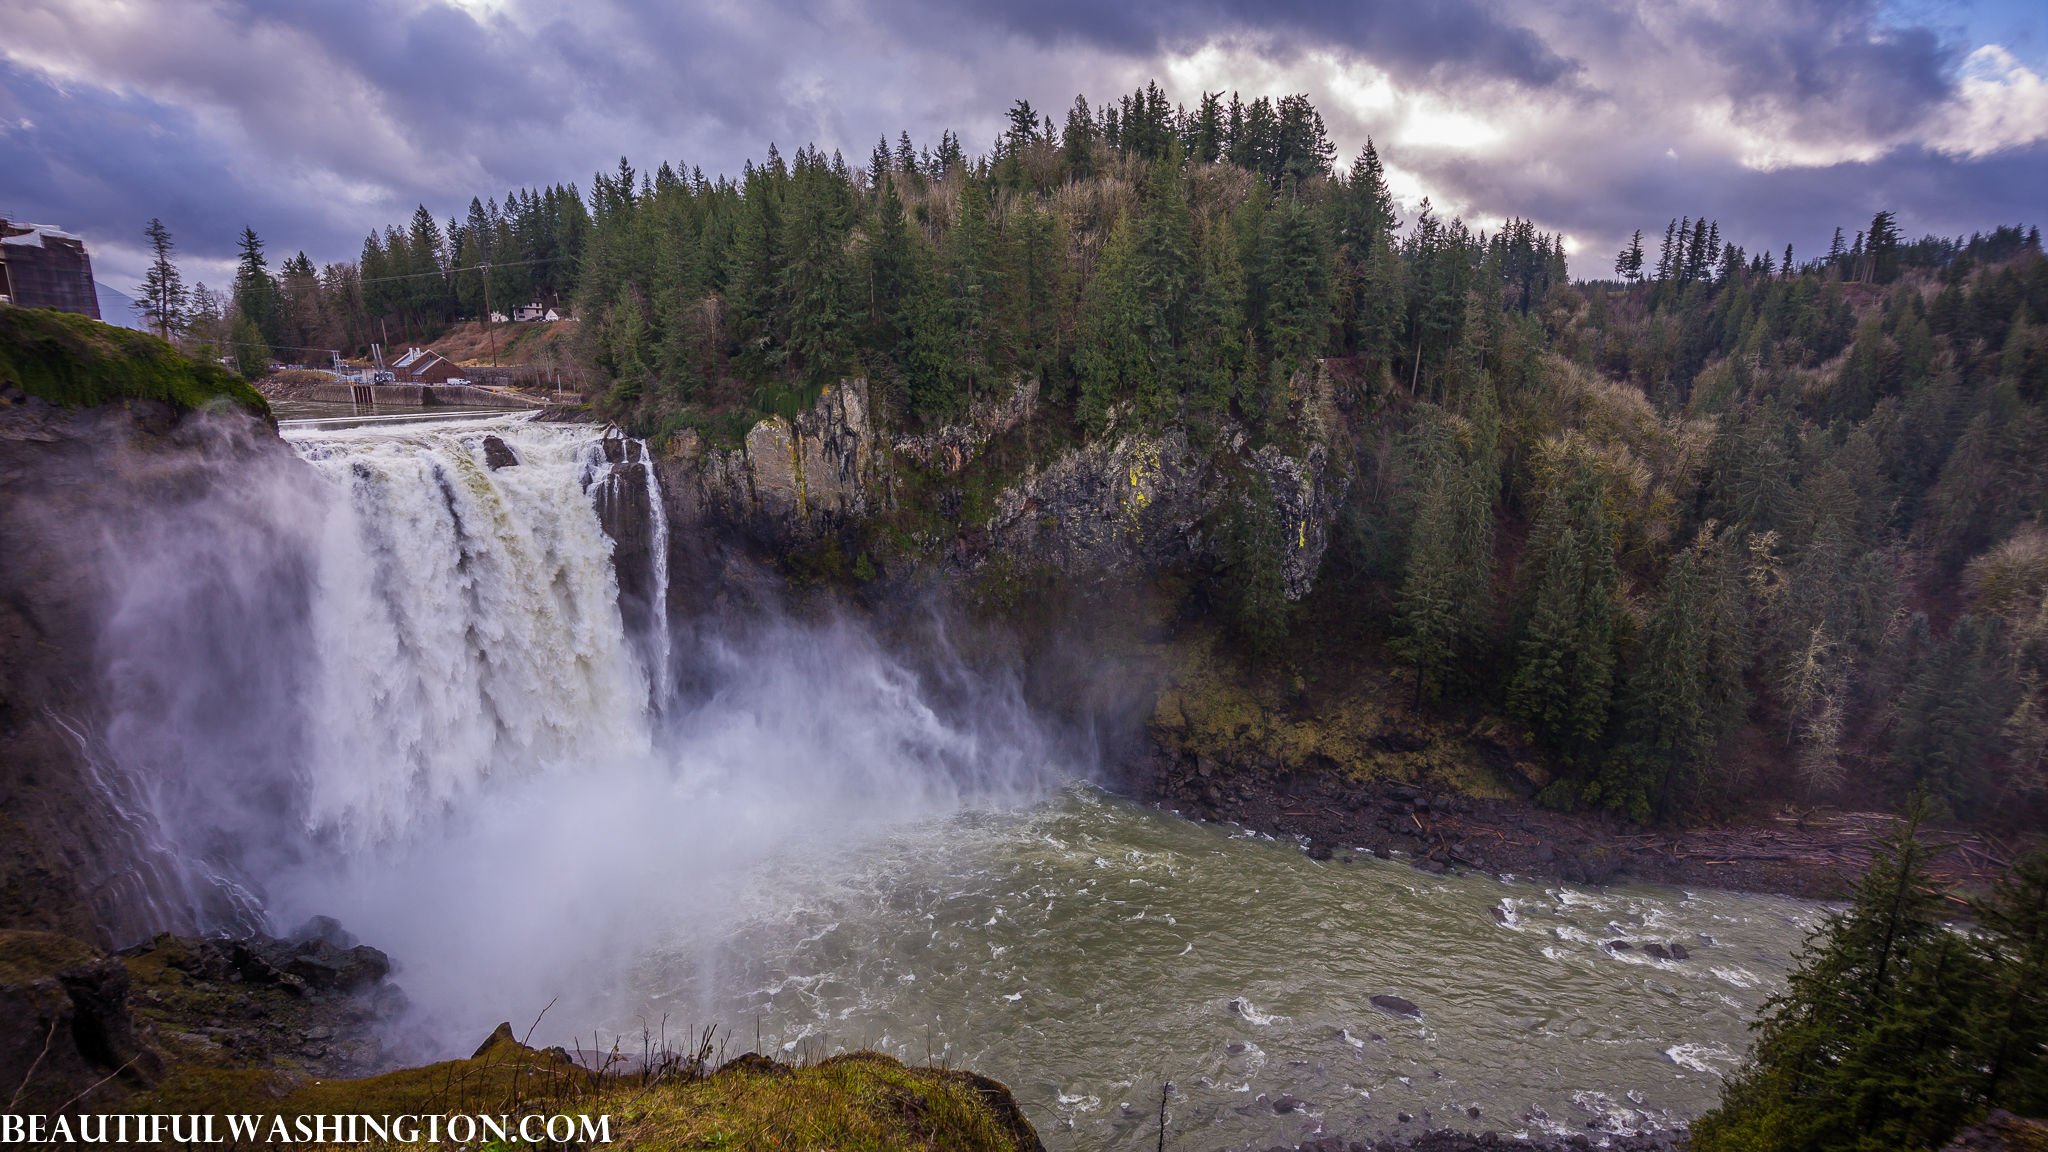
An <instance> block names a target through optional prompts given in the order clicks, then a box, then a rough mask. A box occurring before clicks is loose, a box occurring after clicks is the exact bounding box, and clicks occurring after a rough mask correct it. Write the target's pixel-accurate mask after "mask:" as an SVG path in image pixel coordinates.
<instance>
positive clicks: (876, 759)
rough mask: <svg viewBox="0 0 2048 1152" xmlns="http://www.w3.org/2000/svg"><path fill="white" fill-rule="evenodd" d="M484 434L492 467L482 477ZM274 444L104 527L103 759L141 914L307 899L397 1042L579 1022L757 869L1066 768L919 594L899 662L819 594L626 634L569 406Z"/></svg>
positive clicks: (436, 1047) (569, 1032) (993, 803)
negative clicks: (150, 880)
mask: <svg viewBox="0 0 2048 1152" xmlns="http://www.w3.org/2000/svg"><path fill="white" fill-rule="evenodd" d="M486 434H495V435H498V436H501V437H502V438H503V439H504V440H505V441H506V442H507V443H508V444H509V445H511V447H512V449H513V450H514V452H515V453H516V454H517V456H518V459H519V461H520V463H519V464H518V465H517V466H515V467H508V468H503V469H500V470H496V471H493V470H491V469H490V468H488V467H486V466H485V464H484V456H483V448H482V440H483V437H484V436H485V435H486ZM288 439H289V440H290V442H291V446H292V449H293V454H292V455H289V456H287V455H286V454H283V453H274V454H272V456H270V457H267V458H265V459H264V461H263V463H262V466H261V467H260V468H255V469H250V468H248V467H246V464H245V463H241V464H235V465H233V466H232V468H233V469H234V470H235V471H234V474H232V475H229V474H222V475H219V476H216V477H213V478H212V480H211V482H210V483H208V484H206V485H204V486H203V490H202V491H200V492H198V494H196V495H194V496H193V497H192V498H189V499H185V500H182V501H178V502H176V503H175V504H174V505H167V506H160V507H153V508H147V509H136V510H133V513H134V514H133V515H130V516H125V517H122V518H121V519H122V522H121V523H119V524H114V525H109V526H106V527H105V529H104V531H103V533H102V535H103V536H104V538H105V539H106V540H107V541H108V545H107V546H106V547H105V548H103V549H102V550H101V554H100V555H101V559H100V563H101V565H102V567H103V574H104V576H105V579H106V585H107V589H108V591H107V595H108V597H109V599H110V607H109V611H108V613H107V616H106V619H107V625H106V628H105V630H104V633H103V635H102V637H101V645H102V650H103V651H104V652H105V653H107V657H106V659H105V661H104V667H105V674H106V677H107V682H108V685H109V687H110V689H111V696H110V699H111V700H112V702H113V704H112V709H111V713H110V716H109V717H108V720H107V723H106V724H105V740H104V745H105V755H104V759H105V761H106V766H107V769H108V770H109V772H110V773H111V774H112V775H113V776H114V777H115V778H117V779H119V780H120V781H123V782H124V786H127V787H130V788H131V789H132V790H133V791H134V793H135V794H136V795H137V796H140V797H142V798H144V803H145V805H146V808H147V812H146V814H144V815H143V818H144V819H146V821H147V822H148V823H149V824H150V825H151V829H150V838H151V839H152V840H153V842H154V843H155V844H156V846H157V851H158V853H159V854H160V855H161V856H162V857H164V858H165V861H166V863H165V866H164V871H165V872H166V874H167V875H169V876H172V877H174V880H173V881H172V882H168V883H165V884H161V885H159V886H158V890H156V891H154V892H153V893H152V895H151V897H150V899H151V901H152V902H153V906H152V907H151V908H149V909H148V910H147V913H146V915H142V916H139V917H138V923H139V922H141V921H142V920H153V921H154V923H153V924H152V930H153V929H155V928H162V927H174V928H181V929H184V930H193V929H196V930H199V931H202V932H207V933H229V934H232V933H237V932H247V931H252V930H261V931H267V932H270V933H273V934H280V933H284V932H287V931H290V930H291V929H292V928H294V927H295V926H296V925H298V924H299V923H301V922H303V921H304V920H305V919H306V918H308V917H310V916H313V915H329V916H334V917H336V918H337V919H339V920H340V921H341V922H342V923H343V925H344V926H346V927H347V928H348V929H349V930H350V931H352V932H353V933H355V934H356V935H357V936H359V937H361V938H362V939H363V941H364V942H366V943H369V944H371V945H373V946H375V947H378V948H380V949H383V950H384V951H386V952H387V953H389V954H390V956H391V957H392V960H393V962H394V968H395V971H394V975H393V979H394V980H396V981H397V982H398V983H399V984H400V985H401V986H402V987H403V988H404V989H405V991H406V993H407V995H408V997H409V999H410V1001H411V1004H412V1009H411V1015H410V1018H409V1021H408V1024H407V1026H406V1027H405V1029H404V1030H405V1031H407V1032H409V1033H411V1034H412V1035H413V1037H414V1039H415V1043H416V1045H417V1046H418V1047H419V1048H421V1049H423V1050H424V1051H423V1054H428V1055H434V1054H446V1053H458V1052H466V1051H467V1049H468V1048H470V1047H473V1046H474V1045H475V1043H476V1041H477V1040H478V1039H480V1038H481V1037H482V1035H483V1034H484V1033H485V1032H487V1031H489V1029H490V1028H491V1027H492V1026H493V1025H494V1024H495V1023H496V1022H497V1021H499V1020H502V1019H508V1018H511V1019H520V1020H530V1019H531V1018H532V1017H533V1016H534V1015H535V1014H537V1013H539V1012H540V1010H541V1009H542V1008H543V1007H545V1006H546V1005H548V1004H549V1003H550V1002H555V1007H554V1008H553V1009H552V1010H551V1011H550V1012H549V1014H548V1016H547V1018H546V1020H545V1021H543V1023H542V1025H541V1026H540V1027H539V1028H538V1029H537V1030H536V1031H535V1033H534V1039H535V1042H536V1043H539V1042H547V1043H554V1042H561V1041H566V1040H568V1039H569V1038H570V1037H571V1036H573V1035H576V1034H579V1033H580V1034H582V1035H583V1036H585V1037H586V1041H587V1037H588V1035H589V1033H590V1030H591V1028H592V1027H593V1026H596V1025H599V1024H601V1023H603V1022H605V1021H607V1020H609V1019H610V1018H611V1016H612V1015H613V1012H612V997H613V996H614V994H615V993H616V991H617V990H618V989H619V987H620V986H621V981H622V980H623V979H624V978H625V976H626V974H627V972H628V970H629V969H630V967H631V966H632V965H633V964H634V963H636V962H637V961H639V960H641V959H642V958H643V957H644V956H645V955H646V953H647V952H648V951H649V950H650V949H651V948H653V947H654V946H655V945H656V944H657V943H658V942H659V941H661V940H665V939H669V940H672V939H676V938H691V937H697V938H702V937H705V936H707V935H715V934H717V933H720V932H721V931H724V930H727V928H728V927H729V923H730V918H731V916H732V915H733V910H732V902H731V894H732V892H733V891H734V890H735V888H736V886H738V885H739V884H740V882H741V880H742V879H743V878H744V877H745V875H746V874H747V873H748V871H749V870H750V869H753V868H756V867H758V866H760V865H761V864H762V863H763V862H764V861H770V860H777V859H783V858H788V857H791V856H794V855H801V856H802V857H803V858H805V859H808V860H814V861H819V862H821V865H824V866H829V862H830V861H831V860H832V859H833V856H834V851H835V848H836V847H837V846H846V847H849V848H850V847H851V846H853V845H855V844H858V843H862V842H867V841H869V840H871V839H872V838H874V837H875V836H877V835H879V834H880V833H882V832H883V831H884V830H886V829H890V828H897V827H901V826H902V825H903V824H905V823H906V822H913V821H917V820H920V819H925V818H929V817H931V816H933V815H937V814H943V813H947V812H951V811H954V810H957V809H959V808H961V807H963V806H977V807H1003V806H1013V805H1021V804H1029V803H1031V802H1033V801H1035V800H1037V799H1040V798H1042V797H1044V796H1046V795H1048V794H1049V793H1050V792H1051V791H1052V790H1053V789H1055V788H1056V787H1057V786H1058V785H1059V784H1060V783H1061V782H1062V781H1064V780H1066V779H1069V778H1070V777H1071V776H1072V775H1073V774H1075V773H1076V772H1077V771H1082V770H1085V749H1084V750H1081V751H1080V752H1078V753H1077V751H1076V749H1075V747H1074V746H1073V745H1072V744H1070V743H1067V742H1063V741H1061V740H1059V739H1057V738H1055V736H1054V735H1053V734H1052V733H1051V732H1050V730H1049V729H1048V728H1047V726H1046V725H1045V724H1043V723H1041V721H1040V720H1039V719H1038V718H1037V717H1035V716H1033V715H1032V713H1031V710H1030V709H1029V708H1028V707H1027V706H1026V704H1025V703H1024V700H1023V693H1022V689H1021V683H1020V678H1019V675H1018V673H1017V669H1016V668H1015V667H1014V666H1011V665H1010V664H1009V663H1007V662H1005V661H1004V660H1002V659H1000V658H997V659H991V658H990V657H989V656H988V655H987V654H986V653H984V652H975V653H966V652H962V651H959V650H956V649H955V648H954V647H953V646H952V645H951V643H950V642H949V641H948V639H947V637H948V636H949V634H950V633H949V630H948V628H947V627H946V625H945V623H944V619H943V617H942V616H940V615H938V614H936V613H928V614H927V620H928V623H927V626H926V627H924V628H922V629H920V632H921V636H920V644H919V652H918V656H917V663H916V666H915V667H912V666H911V665H910V664H909V663H907V662H906V661H905V660H903V659H900V658H899V657H898V656H896V655H894V654H892V652H891V651H890V650H889V649H888V648H887V647H885V645H884V644H883V642H882V641H880V640H878V639H877V637H876V636H875V634H874V633H873V631H872V630H871V629H870V628H869V627H868V626H867V625H865V624H864V623H863V622H862V621H860V620H858V619H855V618H853V617H851V616H847V615H844V614H833V613H826V614H823V615H818V616H808V617H805V618H797V617H794V616H787V615H775V614H769V615H766V616H756V617H752V618H742V617H734V618H706V619H699V620H691V621H679V622H676V624H675V625H674V626H673V633H671V632H670V631H669V629H670V627H671V626H670V625H669V624H668V622H666V621H659V620H657V621H656V622H654V623H653V624H652V625H650V626H651V627H654V628H658V629H661V630H662V634H661V635H660V636H657V637H632V636H628V635H627V632H626V628H625V625H624V624H623V622H622V619H621V615H620V611H619V607H618V581H617V578H616V576H615V574H614V573H613V571H612V568H611V563H610V557H611V541H610V539H609V538H608V537H606V536H605V535H604V533H603V530H602V528H601V526H600V524H599V521H598V517H597V514H596V512H595V503H594V501H595V499H596V495H597V493H598V488H599V486H600V485H602V484H603V483H606V482H607V481H606V479H605V466H604V463H603V456H602V453H601V451H599V450H598V446H597V433H596V431H595V430H594V429H590V428H574V427H570V428H563V427H555V426H543V425H533V424H525V423H521V422H519V421H517V420H509V421H508V420H505V419H503V418H500V419H496V420H492V421H488V422H478V423H475V424H464V425H460V426H447V425H438V426H420V425H414V426H409V427H400V428H381V429H380V428H371V429H352V430H347V431H308V432H292V433H289V435H288ZM223 467H224V468H228V467H230V466H229V465H226V464H224V465H223ZM655 506H656V507H659V503H658V502H657V503H656V504H655ZM649 654H659V655H656V656H654V657H653V658H650V656H649ZM664 657H665V659H666V661H667V663H666V664H665V665H658V666H649V665H650V664H653V663H654V662H655V661H656V660H659V659H662V658H664ZM657 686H658V687H657ZM132 942H133V941H131V940H123V941H120V943H123V944H126V943H132ZM521 1027H522V1028H523V1027H524V1024H522V1025H521Z"/></svg>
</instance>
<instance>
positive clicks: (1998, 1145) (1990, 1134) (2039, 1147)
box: [1942, 1108, 2048, 1152]
mask: <svg viewBox="0 0 2048 1152" xmlns="http://www.w3.org/2000/svg"><path fill="white" fill-rule="evenodd" d="M1942 1152H2048V1122H2044V1121H2041V1120H2027V1119H2023V1118H2021V1117H2018V1116H2015V1115H2013V1114H2012V1113H2010V1112H2007V1111H2006V1110H2005V1109H2003V1108H1994V1109H1992V1111H1991V1115H1989V1116H1987V1117H1985V1118H1984V1122H1983V1123H1982V1124H1973V1125H1971V1126H1970V1127H1968V1128H1965V1129H1963V1130H1962V1131H1961V1132H1958V1133H1956V1138H1955V1140H1953V1141H1952V1142H1950V1143H1949V1145H1948V1147H1946V1148H1944V1149H1942Z"/></svg>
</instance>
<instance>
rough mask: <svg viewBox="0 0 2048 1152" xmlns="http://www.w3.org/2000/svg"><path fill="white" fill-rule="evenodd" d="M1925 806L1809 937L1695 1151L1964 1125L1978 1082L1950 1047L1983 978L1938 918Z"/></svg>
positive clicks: (1910, 1135)
mask: <svg viewBox="0 0 2048 1152" xmlns="http://www.w3.org/2000/svg"><path fill="white" fill-rule="evenodd" d="M1927 812H1928V808H1927V805H1926V804H1925V802H1924V800H1922V799H1916V800H1915V802H1914V803H1913V805H1912V807H1911V808H1910V809H1909V810H1908V813H1907V816H1906V819H1905V820H1903V821H1901V822H1900V823H1899V824H1898V825H1896V826H1895V828H1894V830H1893V832H1892V834H1891V835H1890V836H1889V837H1887V838H1886V839H1885V840H1883V841H1881V842H1879V844H1877V845H1876V846H1875V847H1874V848H1873V851H1872V861H1871V866H1870V869H1869V871H1868V872H1866V873H1865V874H1864V876H1863V879H1862V880H1861V881H1860V882H1859V883H1858V884H1857V888H1856V897H1855V900H1854V902H1853V903H1852V904H1851V905H1850V907H1849V909H1848V910H1847V911H1844V912H1840V913H1836V914H1835V915H1833V916H1830V917H1829V918H1828V919H1827V921H1826V922H1825V923H1824V924H1823V925H1822V926H1821V928H1820V929H1819V930H1817V931H1816V932H1815V933H1814V935H1813V936H1812V937H1810V938H1809V939H1808V941H1807V944H1806V947H1805V949H1804V950H1803V951H1802V953H1801V955H1800V957H1799V961H1800V965H1799V968H1798V970H1796V971H1795V972H1794V973H1793V974H1792V976H1791V979H1790V981H1789V987H1788V988H1787V990H1786V991H1785V992H1784V993H1782V994H1780V995H1777V996H1773V997H1772V998H1771V999H1770V1000H1769V1001H1767V1002H1766V1004H1765V1011H1766V1015H1765V1017H1764V1018H1763V1020H1762V1021H1761V1022H1759V1024H1758V1025H1757V1029H1758V1037H1757V1042H1756V1045H1755V1047H1754V1048H1753V1049H1752V1050H1751V1052H1750V1055H1749V1058H1748V1060H1747V1062H1746V1063H1745V1064H1744V1066H1743V1067H1742V1068H1741V1069H1740V1070H1738V1071H1737V1073H1736V1074H1735V1075H1734V1076H1733V1077H1731V1078H1730V1079H1729V1081H1728V1083H1727V1084H1726V1086H1725V1087H1724V1088H1723V1089H1722V1095H1721V1105H1720V1107H1718V1108H1716V1109H1715V1110H1714V1111H1712V1112H1709V1113H1708V1114H1707V1115H1705V1116H1702V1117H1701V1118H1700V1119H1699V1121H1698V1122H1697V1123H1696V1124H1695V1125H1694V1126H1693V1136H1692V1144H1693V1147H1694V1148H1695V1149H1698V1150H1699V1152H1736V1150H1738V1149H1739V1150H1741V1152H1779V1150H1783V1152H1795V1150H1798V1152H1805V1150H1809V1149H1811V1150H1816V1152H1819V1150H1829V1152H1832V1150H1835V1149H1840V1150H1842V1152H1849V1150H1851V1149H1863V1148H1871V1149H1875V1148H1927V1147H1934V1146H1937V1145H1939V1144H1941V1143H1942V1142H1944V1141H1945V1140H1946V1138H1947V1137H1948V1136H1949V1135H1951V1134H1953V1132H1954V1131H1955V1128H1956V1127H1957V1126H1959V1124H1960V1121H1961V1119H1962V1117H1963V1115H1964V1114H1965V1113H1966V1112H1967V1110H1968V1107H1969V1099H1970V1098H1969V1094H1968V1091H1967V1088H1968V1080H1969V1078H1970V1077H1969V1075H1968V1073H1967V1070H1966V1069H1965V1068H1964V1067H1962V1066H1960V1062H1959V1061H1957V1060H1956V1059H1955V1056H1956V1054H1957V1050H1958V1049H1959V1048H1962V1047H1966V1046H1968V1045H1970V1044H1971V1043H1972V1041H1971V1039H1970V1037H1968V1036H1966V1035H1963V1034H1962V1033H1961V1032H1960V1025H1961V1023H1962V1010H1963V1007H1964V1005H1966V1004H1967V1003H1968V1002H1969V1001H1970V1000H1971V999H1974V998H1975V996H1974V995H1973V994H1980V986H1979V983H1978V979H1979V978H1978V974H1977V973H1975V972H1972V971H1970V969H1971V968H1972V967H1973V966H1972V965H1971V964H1970V963H1969V960H1968V958H1967V955H1966V949H1965V946H1964V945H1963V943H1962V941H1961V940H1960V939H1959V938H1957V937H1955V936H1953V935H1952V934H1950V933H1948V932H1946V931H1945V930H1944V929H1943V927H1942V924H1941V919H1940V913H1941V897H1940V896H1939V895H1937V894H1936V891H1935V888H1934V886H1933V883H1932V881H1931V879H1930V877H1929V876H1928V865H1929V861H1930V860H1931V858H1932V854H1931V852H1930V850H1929V849H1928V848H1927V846H1926V845H1924V844H1922V843H1921V842H1920V840H1919V837H1918V832H1919V827H1920V824H1921V822H1922V821H1923V820H1924V819H1925V818H1926V816H1927Z"/></svg>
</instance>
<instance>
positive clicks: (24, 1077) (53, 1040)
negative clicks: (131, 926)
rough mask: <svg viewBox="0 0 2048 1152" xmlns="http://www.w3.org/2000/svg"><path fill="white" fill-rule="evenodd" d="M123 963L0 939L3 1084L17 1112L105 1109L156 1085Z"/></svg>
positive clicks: (78, 946)
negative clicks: (131, 1093)
mask: <svg viewBox="0 0 2048 1152" xmlns="http://www.w3.org/2000/svg"><path fill="white" fill-rule="evenodd" d="M128 989H129V973H128V968H127V966H126V965H124V964H122V963H121V961H120V960H118V959H116V958H114V957H111V956H107V955H105V954H103V953H101V952H100V951H99V950H97V949H95V948H92V947H90V946H88V945H86V944H82V943H80V942H78V941H77V940H73V939H71V938H69V937H66V936H59V935H56V934H54V933H50V932H20V931H6V930H0V1084H5V1085H10V1086H12V1090H13V1100H14V1103H13V1104H12V1105H10V1108H9V1110H10V1111H15V1112H43V1113H51V1112H57V1111H60V1110H63V1109H66V1108H73V1107H77V1108H80V1109H83V1110H92V1109H96V1108H105V1107H107V1106H108V1105H111V1104H113V1103H116V1102H117V1101H118V1100H119V1099H120V1098H122V1097H124V1096H125V1095H126V1094H127V1092H128V1091H130V1090H132V1089H134V1088H146V1087H149V1086H150V1085H153V1084H155V1083H156V1082H157V1081H158V1080H159V1079H161V1078H162V1076H163V1073H164V1069H165V1063H164V1059H163V1057H162V1055H160V1054H159V1053H158V1052H157V1051H156V1050H155V1049H154V1048H153V1047H151V1046H150V1045H148V1044H147V1043H146V1042H145V1040H144V1038H143V1036H142V1035H141V1034H140V1033H138V1031H137V1029H136V1026H135V1020H134V1017H133V1015H132V1014H131V1013H130V1011H129V1006H128Z"/></svg>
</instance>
